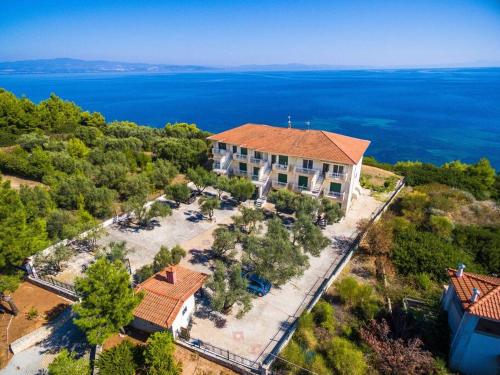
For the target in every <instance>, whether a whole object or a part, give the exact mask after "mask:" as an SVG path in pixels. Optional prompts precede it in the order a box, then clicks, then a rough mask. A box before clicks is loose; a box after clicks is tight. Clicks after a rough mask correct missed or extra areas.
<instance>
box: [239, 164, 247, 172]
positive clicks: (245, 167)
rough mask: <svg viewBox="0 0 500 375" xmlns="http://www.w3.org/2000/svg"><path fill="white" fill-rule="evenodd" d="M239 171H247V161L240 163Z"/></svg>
mask: <svg viewBox="0 0 500 375" xmlns="http://www.w3.org/2000/svg"><path fill="white" fill-rule="evenodd" d="M240 171H243V172H246V171H247V163H240Z"/></svg>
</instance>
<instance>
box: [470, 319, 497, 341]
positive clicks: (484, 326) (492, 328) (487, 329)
mask: <svg viewBox="0 0 500 375" xmlns="http://www.w3.org/2000/svg"><path fill="white" fill-rule="evenodd" d="M476 332H478V333H485V334H487V335H493V336H497V337H500V322H494V321H493V320H488V319H479V321H478V322H477V325H476Z"/></svg>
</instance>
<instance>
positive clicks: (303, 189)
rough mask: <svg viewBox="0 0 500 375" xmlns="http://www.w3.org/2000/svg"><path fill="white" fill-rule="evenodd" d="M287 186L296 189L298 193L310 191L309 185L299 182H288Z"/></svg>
mask: <svg viewBox="0 0 500 375" xmlns="http://www.w3.org/2000/svg"><path fill="white" fill-rule="evenodd" d="M288 187H289V188H290V189H292V190H293V191H297V192H299V193H305V192H310V191H311V190H310V189H309V186H306V185H299V184H294V183H291V182H290V183H289V184H288Z"/></svg>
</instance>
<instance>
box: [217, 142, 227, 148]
mask: <svg viewBox="0 0 500 375" xmlns="http://www.w3.org/2000/svg"><path fill="white" fill-rule="evenodd" d="M225 149H226V144H225V143H222V142H219V150H225Z"/></svg>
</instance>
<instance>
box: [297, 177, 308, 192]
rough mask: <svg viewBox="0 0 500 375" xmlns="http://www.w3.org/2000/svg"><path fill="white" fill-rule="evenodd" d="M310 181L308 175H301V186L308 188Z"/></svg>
mask: <svg viewBox="0 0 500 375" xmlns="http://www.w3.org/2000/svg"><path fill="white" fill-rule="evenodd" d="M308 182H309V179H308V178H307V176H299V187H301V188H306V189H307V186H308V185H309V184H308Z"/></svg>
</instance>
